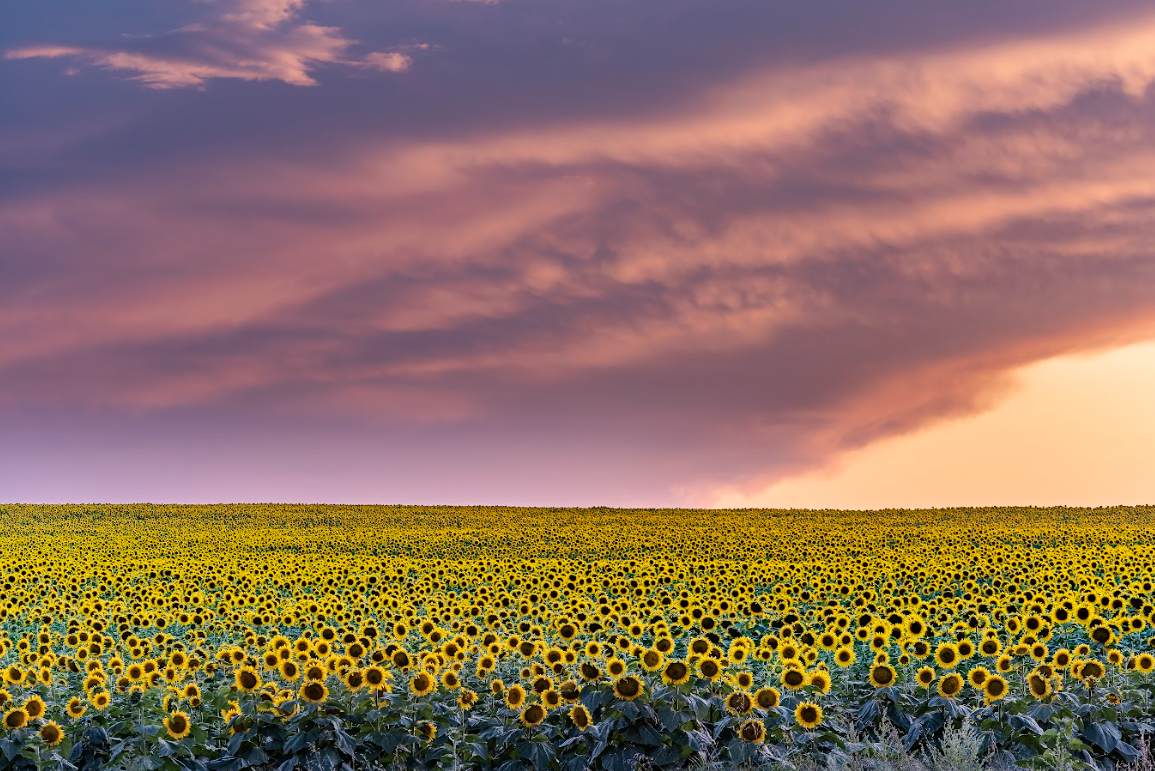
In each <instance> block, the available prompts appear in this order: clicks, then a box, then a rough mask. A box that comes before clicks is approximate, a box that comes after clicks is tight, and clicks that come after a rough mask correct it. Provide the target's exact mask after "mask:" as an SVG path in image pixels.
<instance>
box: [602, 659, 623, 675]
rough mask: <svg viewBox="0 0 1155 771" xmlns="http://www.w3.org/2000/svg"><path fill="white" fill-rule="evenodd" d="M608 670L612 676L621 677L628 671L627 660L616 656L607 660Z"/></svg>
mask: <svg viewBox="0 0 1155 771" xmlns="http://www.w3.org/2000/svg"><path fill="white" fill-rule="evenodd" d="M606 672H609V674H610V677H621V676H622V675H624V674H625V673H626V662H624V661H622V660H621V659H619V658H618V657H617V656H614V657H613V658H612V659H609V660H608V661H606Z"/></svg>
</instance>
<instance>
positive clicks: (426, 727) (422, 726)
mask: <svg viewBox="0 0 1155 771" xmlns="http://www.w3.org/2000/svg"><path fill="white" fill-rule="evenodd" d="M417 733H419V734H421V735H422V736H424V737H425V743H426V744H428V743H430V742H432V741H433V739H434V737H436V736H437V724H436V723H431V722H429V721H428V720H424V721H422V722H420V723H418V724H417Z"/></svg>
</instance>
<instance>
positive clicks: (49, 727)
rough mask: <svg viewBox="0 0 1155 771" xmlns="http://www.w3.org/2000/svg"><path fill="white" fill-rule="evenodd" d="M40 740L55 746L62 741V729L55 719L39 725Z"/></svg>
mask: <svg viewBox="0 0 1155 771" xmlns="http://www.w3.org/2000/svg"><path fill="white" fill-rule="evenodd" d="M40 741H42V742H44V743H45V744H46V745H47V746H49V747H55V746H56V745H58V744H60V742H62V741H64V731H62V730H61V729H60V726H58V725H57V724H56V722H55V721H52V720H49V721H48V722H47V723H45V724H44V725H42V726H40Z"/></svg>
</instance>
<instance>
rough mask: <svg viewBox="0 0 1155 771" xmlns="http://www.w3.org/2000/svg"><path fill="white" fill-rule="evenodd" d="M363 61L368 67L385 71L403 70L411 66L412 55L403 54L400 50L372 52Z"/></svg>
mask: <svg viewBox="0 0 1155 771" xmlns="http://www.w3.org/2000/svg"><path fill="white" fill-rule="evenodd" d="M364 62H365V64H367V65H368V66H370V67H373V68H375V69H378V70H385V71H386V72H405V71H406V70H407V69H409V68H410V67H411V66H413V57H411V56H409V55H408V54H403V53H401V52H400V51H391V52H389V53H379V52H374V53H371V54H369V55H367V56H366V57H365V59H364Z"/></svg>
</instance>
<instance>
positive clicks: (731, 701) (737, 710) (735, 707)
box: [726, 690, 754, 715]
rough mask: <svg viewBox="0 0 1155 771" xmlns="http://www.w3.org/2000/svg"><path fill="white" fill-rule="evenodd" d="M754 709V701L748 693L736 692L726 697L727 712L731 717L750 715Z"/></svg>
mask: <svg viewBox="0 0 1155 771" xmlns="http://www.w3.org/2000/svg"><path fill="white" fill-rule="evenodd" d="M753 709H754V700H753V699H752V698H750V694H748V693H746V691H741V690H739V691H734V692H733V693H731V694H730V695H729V696H727V697H726V711H727V712H729V713H730V714H731V715H748V714H750V712H751V711H752V710H753Z"/></svg>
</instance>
